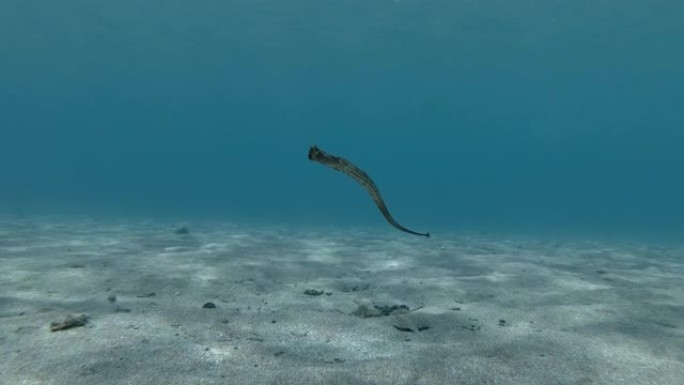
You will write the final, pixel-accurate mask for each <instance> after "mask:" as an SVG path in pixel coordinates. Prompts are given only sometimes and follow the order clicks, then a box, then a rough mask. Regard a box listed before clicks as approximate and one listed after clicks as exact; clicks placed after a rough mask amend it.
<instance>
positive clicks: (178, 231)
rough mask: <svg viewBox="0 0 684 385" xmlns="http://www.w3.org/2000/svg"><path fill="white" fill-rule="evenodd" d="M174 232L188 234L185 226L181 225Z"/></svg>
mask: <svg viewBox="0 0 684 385" xmlns="http://www.w3.org/2000/svg"><path fill="white" fill-rule="evenodd" d="M174 233H176V234H190V230H188V228H187V227H185V226H183V227H181V228H180V229H178V230H176V231H174Z"/></svg>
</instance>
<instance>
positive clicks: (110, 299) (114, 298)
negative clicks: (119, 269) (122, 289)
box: [107, 294, 116, 303]
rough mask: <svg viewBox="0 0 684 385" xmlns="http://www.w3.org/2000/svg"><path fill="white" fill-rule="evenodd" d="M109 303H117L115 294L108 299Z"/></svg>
mask: <svg viewBox="0 0 684 385" xmlns="http://www.w3.org/2000/svg"><path fill="white" fill-rule="evenodd" d="M107 301H109V302H111V303H114V302H116V296H115V295H114V294H111V295H110V296H109V297H107Z"/></svg>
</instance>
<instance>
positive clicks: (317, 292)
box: [304, 289, 332, 296]
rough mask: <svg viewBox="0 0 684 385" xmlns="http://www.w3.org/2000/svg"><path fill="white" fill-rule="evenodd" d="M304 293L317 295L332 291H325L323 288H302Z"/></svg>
mask: <svg viewBox="0 0 684 385" xmlns="http://www.w3.org/2000/svg"><path fill="white" fill-rule="evenodd" d="M304 294H306V295H313V296H318V295H323V294H325V295H332V292H329V291H328V292H325V291H323V290H315V289H306V290H304Z"/></svg>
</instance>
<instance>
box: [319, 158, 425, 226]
mask: <svg viewBox="0 0 684 385" xmlns="http://www.w3.org/2000/svg"><path fill="white" fill-rule="evenodd" d="M309 160H313V161H315V162H318V163H320V164H322V165H324V166H328V167H330V168H332V169H334V170H337V171H341V172H343V173H345V174H347V175H349V176H350V177H352V179H354V180H355V181H357V182H358V183H359V184H360V185H361V186H363V187H364V188H365V189H366V191H368V194H370V196H371V198H372V199H373V202H375V205H376V206H378V209H380V212H381V213H382V215H383V216H384V217H385V219H386V220H387V222H389V224H390V225H392V226H394V227H396V228H397V229H399V230H401V231H403V232H406V233H409V234H414V235H420V236H423V237H428V238H429V237H430V233H419V232H416V231H413V230H409V229H407V228H406V227H404V226H402V225H400V224H399V222H397V221H396V220H394V218H393V217H392V215H391V214H390V212H389V209H387V205H385V201H384V200H383V199H382V196H381V195H380V190H378V188H377V187H376V186H375V183H374V182H373V179H371V177H370V176H368V174H366V173H365V172H364V171H363V170H361V169H360V168H358V167H356V166H355V165H354V164H353V163H352V162H350V161H348V160H346V159H344V158H342V157H339V156H334V155H330V154H328V153H326V152H325V151H323V150H321V149H320V148H318V147H316V146H311V148H309Z"/></svg>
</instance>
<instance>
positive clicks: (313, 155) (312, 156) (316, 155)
mask: <svg viewBox="0 0 684 385" xmlns="http://www.w3.org/2000/svg"><path fill="white" fill-rule="evenodd" d="M324 156H325V153H324V152H323V151H321V149H319V148H318V147H317V146H311V148H309V160H318V159H321V158H323V157H324Z"/></svg>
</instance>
